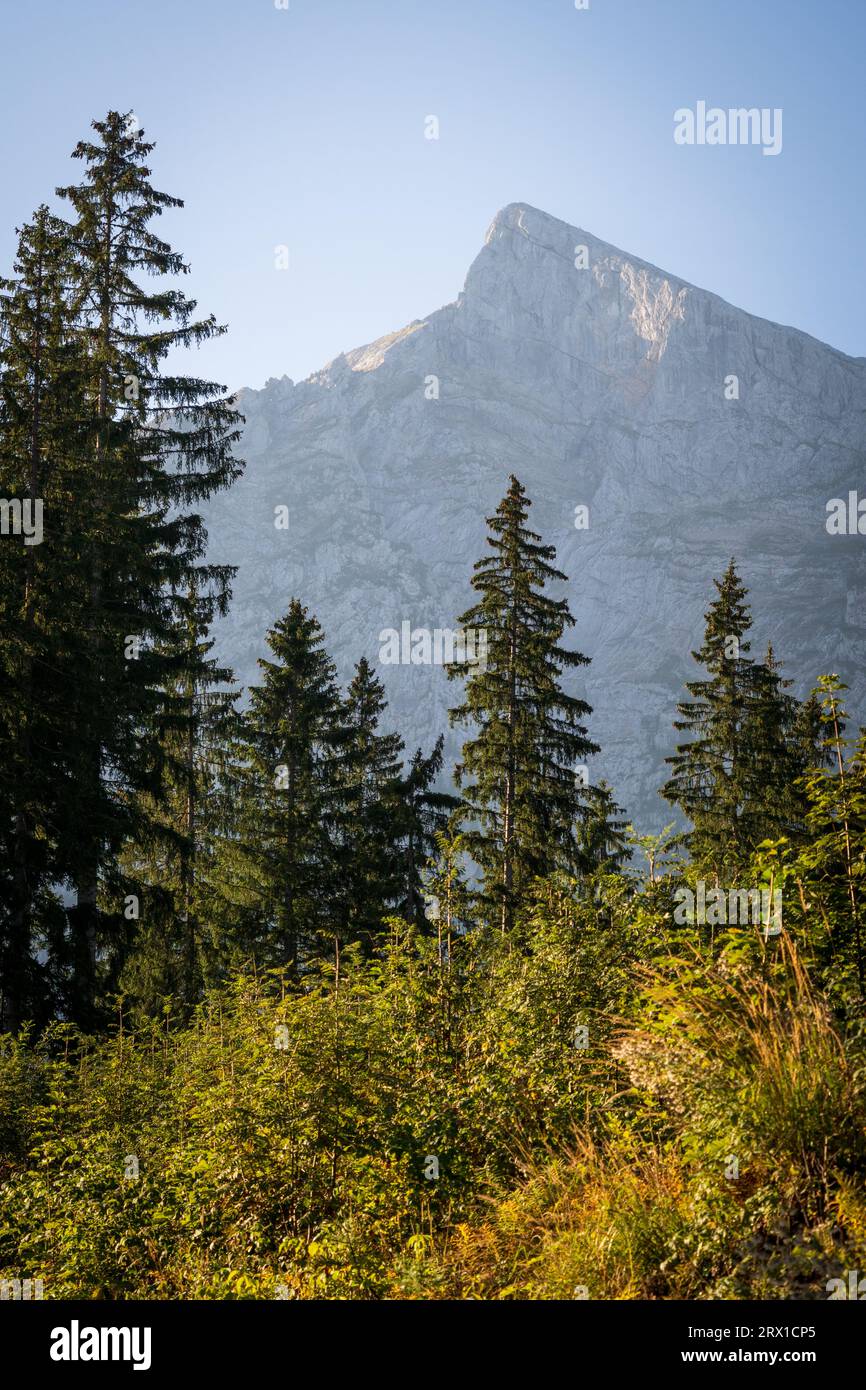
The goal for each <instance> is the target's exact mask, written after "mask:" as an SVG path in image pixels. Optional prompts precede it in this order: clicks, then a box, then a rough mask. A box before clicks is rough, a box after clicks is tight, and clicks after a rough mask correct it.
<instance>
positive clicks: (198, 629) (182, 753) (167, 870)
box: [112, 586, 238, 1015]
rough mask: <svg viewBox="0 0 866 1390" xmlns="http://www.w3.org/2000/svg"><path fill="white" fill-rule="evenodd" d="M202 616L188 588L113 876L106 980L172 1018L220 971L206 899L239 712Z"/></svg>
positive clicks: (148, 1009) (214, 880) (213, 881)
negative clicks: (169, 1007) (146, 784)
mask: <svg viewBox="0 0 866 1390" xmlns="http://www.w3.org/2000/svg"><path fill="white" fill-rule="evenodd" d="M208 619H209V614H208V605H207V604H205V605H204V606H202V605H201V604H199V602H198V596H197V594H196V592H195V588H194V586H191V588H190V591H189V593H188V595H187V599H186V616H185V622H184V624H183V626H179V627H178V629H177V631H176V632H175V633H174V634H173V637H172V641H173V643H174V644H175V647H176V651H175V660H176V665H177V672H176V675H175V677H174V679H173V681H172V683H171V686H170V688H169V689H168V690H167V691H166V692H165V693H166V700H165V705H164V709H163V711H162V714H161V718H160V761H159V771H160V777H159V784H158V788H157V790H156V792H155V793H154V794H152V795H148V794H145V793H138V794H137V795H136V796H135V798H134V806H133V807H132V808H131V812H132V817H133V822H134V827H135V829H134V832H133V835H132V838H131V840H130V842H129V844H128V845H126V846H125V847H124V850H123V852H122V855H121V859H120V863H119V865H118V870H117V873H116V874H115V875H114V885H113V886H114V893H115V896H116V898H117V901H118V907H117V912H116V917H117V931H116V932H115V934H114V937H115V945H116V949H115V951H114V952H113V953H112V954H113V955H114V957H115V959H116V970H115V974H117V975H118V977H119V978H118V985H119V987H120V988H121V989H122V990H123V992H124V993H125V994H128V995H131V996H132V998H133V999H134V1000H135V1002H136V1006H137V1008H138V1009H139V1011H140V1012H141V1013H143V1014H150V1015H155V1014H158V1013H159V1011H160V1007H161V1005H162V1003H163V1001H164V1000H165V998H166V996H171V997H172V998H173V1000H174V1001H175V1006H176V1007H175V1012H176V1013H178V1014H188V1012H189V1011H190V1009H191V1008H192V1007H193V1006H194V1005H195V1004H196V1003H197V1002H198V1001H199V1000H200V998H201V997H202V992H203V990H204V987H205V986H206V985H207V984H209V983H212V982H214V981H215V980H216V979H218V978H219V974H220V966H219V962H218V959H217V954H218V945H217V941H216V940H215V939H214V933H213V913H214V898H215V896H218V892H219V890H218V879H219V870H218V851H219V843H220V838H221V836H224V835H226V834H227V833H228V825H227V822H226V817H225V814H224V810H225V803H224V799H223V792H222V784H223V782H224V781H225V779H226V776H227V769H228V766H229V746H230V743H231V740H232V738H233V737H234V736H236V733H237V728H238V714H237V711H236V709H235V700H236V699H237V692H235V691H233V690H231V689H230V688H229V683H230V681H231V679H232V673H231V671H229V670H227V669H225V668H222V667H219V666H218V665H217V663H216V662H215V661H214V660H213V658H212V657H211V655H210V653H211V651H212V648H213V645H214V644H213V641H212V640H211V639H210V638H209V637H208V636H207V624H208ZM125 921H131V922H132V923H133V924H134V923H136V922H139V921H140V922H141V926H140V929H136V927H135V926H134V925H133V926H132V928H131V929H130V931H129V932H127V933H124V930H123V928H124V923H125ZM125 936H129V937H130V938H131V939H130V941H129V945H128V947H127V942H126V941H125V940H124V937H125Z"/></svg>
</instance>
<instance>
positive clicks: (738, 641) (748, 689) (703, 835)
mask: <svg viewBox="0 0 866 1390" xmlns="http://www.w3.org/2000/svg"><path fill="white" fill-rule="evenodd" d="M714 584H715V588H716V590H717V595H718V596H717V598H716V599H714V601H713V603H712V604H711V605H710V608H709V610H708V611H707V614H706V629H705V634H704V642H703V646H702V647H701V649H700V651H697V652H692V656H693V658H694V660H695V661H697V662H698V663H700V664H702V665H703V666H704V667H705V668H706V670H707V672H708V678H707V679H704V680H698V681H690V682H687V684H686V689H687V691H688V693H689V695H690V696H691V697H692V698H691V700H686V701H683V702H682V703H681V704H679V705H678V707H677V708H678V711H679V714H680V716H681V717H680V719H679V720H676V721H675V722H674V728H675V729H677V730H679V731H681V732H684V733H687V734H689V735H691V738H690V740H689V741H688V742H687V743H682V744H679V745H678V746H677V751H676V754H675V755H673V756H672V757H669V758H668V759H667V762H668V763H669V764H670V765H671V766H672V768H673V773H672V775H671V777H670V778H669V779H668V781H667V783H666V784H665V786H664V787H663V788H662V796H664V797H665V798H666V800H668V801H670V802H671V804H672V805H676V806H679V808H680V809H681V811H682V812H683V813H684V815H685V816H686V817H687V818H688V819H689V820H690V821H691V822H692V829H691V831H690V832H689V833H688V834H687V835H686V837H685V843H686V844H687V846H688V849H689V852H690V855H691V858H692V861H693V863H695V864H696V865H697V867H698V869H699V870H700V871H701V872H703V873H709V874H710V875H712V877H713V878H714V880H715V881H716V883H723V882H724V883H731V884H733V883H735V882H737V880H738V878H739V876H740V875H741V874H742V873H743V872H744V871H745V869H746V868H747V866H748V865H749V863H750V860H751V856H752V853H753V852H754V850H755V848H756V847H757V846H758V845H759V844H760V843H761V841H762V840H764V839H769V838H775V837H778V836H780V835H785V834H791V833H794V832H795V831H796V829H797V820H798V816H801V815H802V811H803V807H802V797H801V796H798V794H797V792H796V784H797V779H798V778H799V777H800V776H801V774H802V772H803V768H804V764H803V740H804V738H805V737H806V733H805V723H804V721H806V722H808V720H809V717H810V716H809V715H808V712H805V713H804V712H803V711H801V707H800V706H799V704H798V702H797V701H796V700H794V699H793V698H792V697H791V696H789V695H788V694H787V686H788V685H789V684H790V682H788V681H786V680H784V679H783V678H782V676H781V674H780V668H779V665H778V663H777V661H776V658H775V655H774V653H773V649H772V647H770V648H769V649H768V652H767V660H766V662H765V663H763V664H762V663H760V662H755V661H753V660H752V659H751V658H750V657H749V656H748V652H749V651H750V643H749V641H748V637H747V634H748V633H749V631H750V630H751V626H752V620H751V615H750V611H749V607H748V604H747V603H746V598H747V590H746V588H745V586H744V585H743V583H742V581H741V580H740V577H739V574H738V573H737V568H736V564H735V562H734V560H731V562H730V564H729V566H728V568H727V570H726V571H725V574H724V575H723V576H722V579H721V580H715V581H714Z"/></svg>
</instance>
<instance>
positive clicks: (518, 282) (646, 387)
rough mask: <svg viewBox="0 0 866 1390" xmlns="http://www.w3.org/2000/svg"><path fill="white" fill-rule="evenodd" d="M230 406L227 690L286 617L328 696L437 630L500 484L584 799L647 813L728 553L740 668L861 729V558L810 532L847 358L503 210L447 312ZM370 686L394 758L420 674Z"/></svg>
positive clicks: (847, 401)
mask: <svg viewBox="0 0 866 1390" xmlns="http://www.w3.org/2000/svg"><path fill="white" fill-rule="evenodd" d="M579 246H585V247H586V248H587V252H588V261H589V264H588V266H587V268H581V269H579V268H576V266H575V248H576V247H579ZM731 374H734V375H736V376H737V377H738V378H739V400H728V399H726V398H725V390H724V382H725V378H726V377H728V376H729V375H731ZM432 376H435V377H437V378H438V382H439V398H438V399H428V396H429V395H430V394H431V392H432V385H431V383H430V382H429V378H430V377H432ZM241 408H242V410H243V412H244V413H245V415H246V418H247V427H246V432H245V438H244V441H243V447H242V449H241V450H240V452H241V453H242V454H243V456H244V457H245V458H246V459H247V461H248V466H247V472H246V476H245V477H244V479H243V480H242V481H241V482H240V483H239V484H238V485H237V486H236V487H235V488H233V489H232V491H231V492H230V493H229V494H227V495H225V496H223V497H220V498H219V499H217V500H216V501H214V502H212V503H210V504H209V505H208V508H207V513H206V514H207V520H208V524H209V527H210V531H211V540H212V553H213V555H214V557H215V558H219V559H220V560H222V561H230V562H233V563H237V564H239V565H240V574H239V576H238V580H237V582H236V585H235V599H234V603H233V607H232V611H231V615H230V617H229V619H228V620H227V621H226V622H225V623H224V624H223V626H222V629H221V631H220V633H219V641H220V650H221V652H222V653H223V654H225V655H226V656H227V658H228V659H229V660H230V661H231V662H232V663H233V664H234V665H235V668H236V670H237V672H238V675H239V678H240V679H242V680H244V681H249V680H251V679H254V678H255V661H256V657H257V656H258V655H259V654H260V652H261V650H262V639H263V635H264V632H265V630H266V628H267V627H268V626H269V625H270V624H271V623H272V622H273V620H274V619H275V618H276V617H277V616H278V615H280V614H281V613H283V612H284V610H285V609H286V607H287V605H288V601H289V598H290V597H291V596H292V595H299V596H300V597H301V598H302V599H303V601H304V602H305V603H307V604H308V605H309V606H310V607H311V608H312V609H313V611H314V612H315V613H316V614H317V615H318V616H319V618H320V620H321V622H322V623H323V625H324V627H325V631H326V634H327V638H328V643H329V646H330V649H331V650H332V652H333V653H334V655H335V657H336V658H337V660H338V664H339V667H340V671H341V675H342V676H343V677H344V678H345V677H346V676H347V675H348V674H349V672H350V669H351V665H352V663H353V662H354V661H355V660H356V659H357V658H358V657H359V656H360V655H362V654H366V655H367V656H368V657H370V658H371V659H372V660H373V661H374V662H377V661H378V656H379V649H380V641H379V634H380V631H381V630H382V629H384V628H389V627H393V628H399V627H400V624H401V622H402V621H403V620H404V619H408V620H410V621H411V623H412V625H413V627H428V628H430V629H433V628H436V627H439V628H444V627H456V617H457V615H458V614H459V613H460V612H462V611H463V609H464V608H465V606H466V604H467V602H468V599H469V593H470V591H469V577H470V573H471V568H472V564H473V562H474V561H475V560H476V559H477V558H478V557H479V556H480V554H481V553H482V547H483V537H484V531H485V526H484V517H485V515H486V514H487V513H488V512H489V511H490V510H491V509H492V508H493V507H494V506H495V504H496V502H497V501H498V500H499V498H500V496H501V495H502V493H503V491H504V489H505V485H506V479H507V476H508V474H509V473H510V472H515V473H517V475H518V476H519V477H520V478H521V479H522V481H523V482H524V483H525V485H526V487H527V488H528V490H529V494H530V496H531V497H532V498H533V501H534V506H533V509H532V521H533V523H534V525H535V528H536V529H537V530H539V531H541V532H542V533H543V535H544V537H545V538H546V539H547V540H549V541H551V542H553V543H554V544H555V545H556V547H557V551H558V557H559V563H560V565H561V568H562V569H564V570H565V571H566V572H567V573H568V575H569V576H570V582H569V586H568V592H569V599H570V602H571V606H572V610H573V611H574V613H575V615H576V616H577V618H578V627H577V628H576V630H575V633H574V636H573V641H574V642H575V643H576V644H577V645H578V646H579V647H580V648H581V650H583V651H584V652H585V653H586V654H587V655H589V656H591V657H592V665H591V666H590V667H589V668H588V671H587V673H586V675H585V676H581V677H580V688H581V689H582V691H583V692H584V693H585V694H586V696H587V698H588V699H589V700H590V702H591V703H592V704H593V706H594V707H595V709H596V713H595V715H594V717H593V721H592V729H591V732H592V734H593V737H594V738H595V739H596V741H597V742H600V743H601V744H602V747H603V750H604V751H603V755H602V757H601V758H600V759H597V760H596V764H595V766H594V768H593V770H592V772H593V775H594V776H597V775H600V774H601V773H604V774H606V775H607V776H608V777H609V778H610V779H611V780H612V781H613V782H614V784H615V786H616V789H617V792H618V794H619V798H620V800H621V801H623V802H624V803H625V805H626V806H627V808H628V810H629V812H630V813H631V814H632V815H634V816H635V817H637V818H639V819H640V820H641V822H643V823H644V824H649V823H651V822H657V821H658V819H659V817H664V816H665V815H666V814H667V811H666V807H665V806H664V805H663V804H662V803H660V802H659V801H658V800H657V799H656V797H655V791H656V789H657V787H658V786H659V784H660V783H661V781H662V780H663V777H664V768H663V758H664V756H665V754H666V753H668V752H670V751H671V749H672V745H673V741H674V732H673V730H672V728H671V720H672V718H673V717H674V703H675V700H676V698H677V695H678V693H679V691H680V688H681V686H682V682H683V680H684V679H685V678H687V677H689V676H691V674H692V673H693V671H694V669H695V667H694V663H693V662H692V661H691V660H690V658H689V652H690V649H691V648H692V647H694V646H695V645H697V644H698V643H699V639H700V635H701V630H702V615H703V612H704V610H705V608H706V606H707V602H708V599H709V597H710V587H711V579H712V577H713V576H714V575H717V574H719V573H720V571H721V570H722V568H723V567H724V565H725V564H726V563H727V560H728V559H729V557H730V556H731V555H732V554H733V555H736V556H737V557H738V559H739V560H740V562H741V566H742V570H743V573H744V576H745V579H746V582H747V583H748V585H749V586H750V588H751V589H752V598H753V605H754V610H755V614H756V619H757V622H756V647H757V646H759V645H761V646H762V645H763V644H764V643H765V642H766V641H767V639H768V638H771V639H772V641H773V643H774V645H775V647H776V649H777V653H778V655H779V656H780V657H781V658H782V659H783V660H784V662H785V663H786V666H787V669H788V673H789V674H791V675H795V676H796V677H797V678H798V686H799V688H801V689H802V688H804V686H805V685H808V684H809V683H811V681H812V680H813V678H814V677H815V676H817V674H818V673H819V672H821V671H824V670H828V669H832V670H838V671H839V672H840V674H841V675H842V676H843V678H845V679H847V680H848V682H849V684H850V685H851V687H852V698H851V706H852V709H853V710H854V711H855V712H856V714H857V716H858V717H859V718H863V717H864V712H866V700H864V695H866V669H864V658H866V647H864V636H866V602H864V599H866V565H864V551H866V536H841V537H835V536H834V537H831V536H830V535H828V533H827V531H826V529H825V520H826V504H827V501H828V499H830V498H832V497H847V494H848V492H849V490H850V489H857V488H859V489H860V493H861V495H864V494H866V466H864V465H866V360H864V359H853V358H850V357H846V356H845V355H844V354H842V353H840V352H836V351H834V350H833V349H832V348H829V347H827V346H825V345H824V344H822V343H819V342H817V341H816V340H815V339H813V338H810V337H808V336H807V335H806V334H803V333H800V332H797V331H795V330H794V329H791V328H784V327H780V326H778V325H777V324H773V323H769V322H767V321H765V320H762V319H758V318H754V317H752V316H751V315H749V314H747V313H744V312H742V311H741V310H739V309H735V308H733V307H732V306H731V305H729V304H726V303H725V302H724V301H723V300H721V299H719V298H718V297H717V296H715V295H712V294H708V293H707V292H705V291H704V290H700V289H696V288H694V287H693V286H691V285H688V284H686V283H685V282H683V281H681V280H678V279H677V278H676V277H674V276H671V275H668V274H666V273H665V272H662V271H660V270H657V269H656V268H655V267H653V266H650V265H647V264H646V263H644V262H643V261H640V260H638V259H637V258H636V257H634V256H631V255H627V254H626V253H624V252H621V251H618V250H616V249H615V248H614V247H612V246H609V245H607V244H606V243H604V242H601V241H598V240H597V239H596V238H595V237H592V236H591V235H589V233H587V232H584V231H580V230H578V229H576V228H574V227H570V226H568V225H567V224H566V223H563V222H560V221H558V220H556V219H555V218H552V217H549V216H546V215H545V214H544V213H541V212H538V211H536V210H535V209H533V208H530V207H527V206H526V205H523V204H511V205H510V206H509V207H507V208H505V209H503V211H502V212H500V213H499V215H498V216H497V217H496V218H495V220H494V222H493V224H492V226H491V228H490V231H489V232H488V235H487V239H486V242H485V245H484V247H483V249H482V250H481V252H480V253H479V255H478V256H477V258H476V260H475V261H474V263H473V265H472V267H471V268H470V271H469V274H468V276H467V279H466V284H465V287H464V290H463V292H462V294H461V295H460V296H459V298H458V299H457V301H456V302H455V303H454V304H449V305H447V306H446V307H445V308H443V309H440V310H438V311H437V312H436V313H434V314H431V315H430V316H429V317H428V318H427V319H425V320H423V321H418V322H415V323H413V324H411V325H409V327H408V328H405V329H403V330H402V331H401V332H397V333H393V334H389V335H388V336H387V337H385V338H382V339H380V340H379V341H378V342H376V343H373V344H371V345H369V346H367V347H364V348H359V349H357V350H355V351H353V352H349V353H346V354H345V355H342V356H340V357H338V358H336V359H335V361H333V362H331V363H329V364H328V366H327V367H325V368H324V369H323V370H322V371H321V372H319V373H317V374H316V375H315V376H313V377H311V378H310V379H309V380H308V381H305V382H302V383H300V384H298V385H293V384H292V382H291V381H289V380H288V378H284V379H282V380H272V381H270V382H269V383H268V385H267V386H266V387H265V388H264V390H262V391H244V392H242V393H241ZM279 505H285V506H287V507H288V508H289V512H290V525H289V529H288V530H278V529H276V527H275V525H274V508H275V507H277V506H279ZM578 505H587V506H588V507H589V509H590V524H589V528H588V530H577V529H575V524H574V523H575V507H576V506H578ZM382 671H383V674H384V676H385V678H386V681H387V685H388V689H389V694H390V699H391V706H392V713H393V718H394V722H395V724H396V725H397V726H398V727H400V728H401V729H402V730H403V731H404V733H405V735H406V738H407V743H408V744H409V745H410V751H411V749H412V748H413V747H414V746H415V745H416V744H424V745H425V746H429V745H430V743H431V742H432V739H433V738H434V737H435V735H436V733H438V731H439V730H440V729H441V730H444V729H445V728H446V727H447V719H446V714H445V711H446V709H447V706H448V704H449V702H453V697H454V694H455V692H454V689H453V687H451V686H450V685H449V683H448V682H447V680H446V679H445V676H444V673H443V672H442V670H441V669H440V668H437V667H425V666H400V667H394V666H385V667H383V668H382ZM458 746H459V742H458V739H457V737H456V736H454V735H451V736H450V742H449V751H450V753H452V754H453V753H455V752H456V750H457V748H458Z"/></svg>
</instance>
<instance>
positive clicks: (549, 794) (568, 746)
mask: <svg viewBox="0 0 866 1390" xmlns="http://www.w3.org/2000/svg"><path fill="white" fill-rule="evenodd" d="M530 505H531V504H530V501H529V499H528V497H527V496H526V493H525V491H524V489H523V487H522V486H521V484H520V483H519V482H518V480H517V478H515V477H512V478H511V481H510V485H509V489H508V492H507V493H506V495H505V497H504V498H503V500H502V502H501V503H500V504H499V506H498V507H497V509H496V513H495V515H494V516H492V517H490V518H489V519H488V525H489V527H490V534H489V536H488V538H487V544H488V546H489V548H490V550H491V552H492V553H491V554H489V555H486V556H485V557H484V558H483V559H481V560H479V561H478V562H477V563H476V565H475V569H474V573H473V577H472V587H473V588H474V589H475V590H476V591H477V593H478V594H479V595H480V597H479V600H478V602H477V603H476V604H474V605H473V606H472V607H471V608H470V609H468V611H467V612H465V613H464V614H463V615H462V617H461V618H460V620H459V621H460V624H461V627H462V628H463V630H464V632H465V633H466V652H467V653H469V652H470V651H472V652H474V655H475V657H476V658H477V657H478V656H479V655H481V656H482V659H481V660H477V659H476V660H471V659H468V660H463V661H457V662H455V663H453V665H451V666H449V668H448V675H449V677H451V678H455V677H462V678H465V680H466V688H465V693H464V697H463V700H462V702H461V703H460V704H459V705H458V706H457V707H456V708H455V709H453V710H451V711H450V717H451V721H452V723H455V724H466V723H470V722H471V723H472V724H473V725H474V731H473V732H472V733H471V734H470V737H469V738H468V739H467V741H466V742H465V743H464V745H463V754H462V761H461V763H460V764H459V765H458V768H457V785H458V787H460V788H461V789H463V793H464V800H465V805H466V811H467V815H468V816H469V817H470V818H471V819H472V821H473V822H474V825H472V826H471V828H470V829H469V830H468V831H467V832H466V835H465V841H466V845H467V848H468V849H469V851H470V853H471V854H472V855H473V857H474V858H475V860H476V861H477V863H478V864H479V865H480V867H481V869H482V870H483V873H484V886H485V897H486V902H487V906H488V910H489V913H490V915H491V917H492V918H493V919H494V920H495V921H496V922H497V923H498V925H499V926H500V927H501V929H502V931H504V932H507V931H509V930H510V929H511V927H512V925H513V922H514V914H515V910H516V907H517V905H518V904H519V902H520V901H521V899H522V898H523V897H524V895H525V894H526V892H527V890H528V888H529V886H530V883H531V882H532V880H533V879H534V878H535V877H537V876H539V875H543V874H547V873H550V872H551V871H553V870H555V869H558V868H563V869H567V870H571V871H578V870H579V869H580V866H581V853H580V844H579V837H578V825H579V823H580V821H581V820H582V819H583V818H584V816H585V815H586V807H585V805H584V801H583V798H582V796H581V791H580V787H579V778H578V777H577V775H576V768H577V766H578V765H580V764H582V763H583V762H584V760H585V759H586V758H588V757H589V756H590V755H591V754H593V753H596V752H598V748H597V746H596V745H595V744H594V743H592V742H591V741H590V740H589V738H588V737H587V731H586V727H585V725H584V723H583V722H582V721H583V720H585V719H586V718H587V716H588V715H589V714H590V713H591V710H590V707H589V705H587V704H586V702H585V701H583V700H581V699H578V698H577V697H576V696H573V695H568V694H566V692H565V691H564V690H563V689H562V686H561V683H560V678H561V676H562V674H563V672H564V671H567V670H572V669H575V668H577V667H580V666H585V665H587V663H588V658H587V657H585V656H583V655H582V654H581V653H580V652H574V651H568V650H566V649H565V648H564V647H563V646H562V645H561V640H562V636H563V633H564V632H565V629H566V628H567V627H572V626H573V625H574V618H573V617H572V615H571V613H570V611H569V607H568V603H567V600H565V599H563V598H553V597H552V596H551V595H550V594H549V593H547V592H546V590H547V588H548V586H549V585H551V584H556V583H564V582H565V580H566V576H565V575H564V574H562V573H561V572H560V571H559V570H557V569H555V568H554V566H553V563H552V562H553V560H554V559H555V557H556V552H555V550H554V547H553V546H551V545H544V544H542V543H541V537H540V536H539V535H537V534H536V533H535V532H534V531H531V530H530V529H529V528H528V527H527V525H526V516H527V512H528V509H529V506H530ZM473 643H474V645H473Z"/></svg>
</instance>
